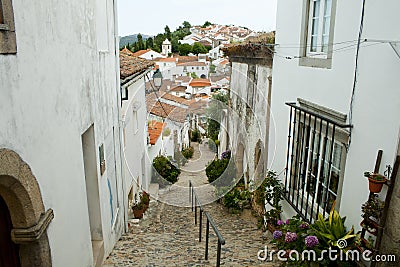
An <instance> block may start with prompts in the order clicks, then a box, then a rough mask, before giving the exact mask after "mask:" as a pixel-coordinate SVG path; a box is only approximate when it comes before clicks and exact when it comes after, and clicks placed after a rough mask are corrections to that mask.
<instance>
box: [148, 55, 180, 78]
mask: <svg viewBox="0 0 400 267" xmlns="http://www.w3.org/2000/svg"><path fill="white" fill-rule="evenodd" d="M154 61H155V62H156V67H158V68H159V69H160V71H161V73H162V76H163V78H164V79H168V80H172V77H173V75H175V74H176V64H177V61H178V60H177V58H173V57H167V58H157V59H155V60H154Z"/></svg>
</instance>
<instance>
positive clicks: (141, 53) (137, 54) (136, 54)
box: [133, 49, 150, 57]
mask: <svg viewBox="0 0 400 267" xmlns="http://www.w3.org/2000/svg"><path fill="white" fill-rule="evenodd" d="M149 51H150V49H146V50H139V51H137V52H135V53H133V55H134V56H135V57H140V56H141V55H143V54H146V53H147V52H149Z"/></svg>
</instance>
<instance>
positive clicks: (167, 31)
mask: <svg viewBox="0 0 400 267" xmlns="http://www.w3.org/2000/svg"><path fill="white" fill-rule="evenodd" d="M164 31H165V38H167V39H168V40H170V41H171V40H172V35H171V30H170V29H169V27H168V25H166V26H165V28H164Z"/></svg>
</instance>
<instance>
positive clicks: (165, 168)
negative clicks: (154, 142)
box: [153, 156, 181, 183]
mask: <svg viewBox="0 0 400 267" xmlns="http://www.w3.org/2000/svg"><path fill="white" fill-rule="evenodd" d="M153 167H154V169H155V170H156V172H157V173H155V179H156V181H157V182H159V181H160V178H161V177H162V178H164V179H165V180H167V181H168V182H170V183H175V182H176V181H177V180H178V176H179V174H180V173H181V171H180V170H179V169H178V168H177V167H175V166H174V165H173V164H172V163H171V162H170V161H169V160H168V158H166V157H164V156H158V157H156V158H155V159H154V160H153ZM160 176H161V177H160Z"/></svg>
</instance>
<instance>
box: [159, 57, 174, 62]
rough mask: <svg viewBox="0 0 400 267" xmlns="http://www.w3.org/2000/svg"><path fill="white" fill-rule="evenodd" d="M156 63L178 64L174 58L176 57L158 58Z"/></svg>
mask: <svg viewBox="0 0 400 267" xmlns="http://www.w3.org/2000/svg"><path fill="white" fill-rule="evenodd" d="M154 61H157V62H176V58H174V57H167V58H156V59H155V60H154Z"/></svg>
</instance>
